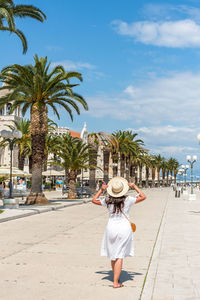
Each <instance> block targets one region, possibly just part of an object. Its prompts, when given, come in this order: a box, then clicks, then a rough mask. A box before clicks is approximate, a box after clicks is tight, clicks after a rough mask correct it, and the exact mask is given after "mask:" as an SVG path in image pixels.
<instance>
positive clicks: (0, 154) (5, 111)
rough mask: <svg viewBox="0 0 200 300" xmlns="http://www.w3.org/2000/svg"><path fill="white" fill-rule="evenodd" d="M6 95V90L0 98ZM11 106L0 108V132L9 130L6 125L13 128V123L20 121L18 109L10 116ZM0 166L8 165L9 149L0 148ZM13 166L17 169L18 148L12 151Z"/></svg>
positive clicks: (1, 93)
mask: <svg viewBox="0 0 200 300" xmlns="http://www.w3.org/2000/svg"><path fill="white" fill-rule="evenodd" d="M5 94H6V90H4V91H0V97H1V96H3V95H5ZM10 109H11V104H10V103H8V104H5V105H4V106H3V107H1V108H0V132H1V131H2V130H10V129H9V127H8V125H12V126H14V122H13V121H17V122H19V121H20V120H21V110H20V107H18V108H17V109H16V110H15V111H14V112H13V113H12V114H11V113H10ZM0 165H1V166H9V165H10V149H9V147H6V148H4V149H3V148H0ZM13 166H14V167H18V148H17V147H14V149H13Z"/></svg>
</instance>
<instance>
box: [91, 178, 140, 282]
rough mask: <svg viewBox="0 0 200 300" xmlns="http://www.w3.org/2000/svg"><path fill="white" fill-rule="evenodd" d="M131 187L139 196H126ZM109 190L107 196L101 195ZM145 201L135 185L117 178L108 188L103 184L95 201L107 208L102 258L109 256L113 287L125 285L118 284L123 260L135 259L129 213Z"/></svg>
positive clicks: (112, 180)
mask: <svg viewBox="0 0 200 300" xmlns="http://www.w3.org/2000/svg"><path fill="white" fill-rule="evenodd" d="M129 188H132V189H135V191H136V192H137V193H138V194H137V196H136V197H132V196H127V195H126V194H127V192H128V190H129ZM105 191H107V194H108V195H107V196H103V197H101V198H99V197H100V196H101V194H102V193H104V192H105ZM145 199H146V196H145V194H144V193H143V192H142V191H140V190H139V188H138V187H137V186H136V185H135V184H134V183H128V181H127V180H126V179H124V178H122V177H114V178H113V179H111V180H110V181H109V182H108V185H106V184H102V186H101V188H100V190H99V191H98V192H97V193H96V195H95V196H94V197H93V199H92V203H94V204H97V205H102V206H105V207H107V209H108V211H109V220H108V224H107V227H106V230H105V233H104V237H103V241H102V245H101V256H107V257H109V258H110V260H111V267H112V270H113V288H120V287H122V286H123V284H121V283H120V282H119V277H120V273H121V270H122V265H123V259H124V257H127V256H134V241H133V231H132V228H131V224H130V222H129V210H130V208H131V206H132V205H133V204H134V203H138V202H141V201H143V200H145Z"/></svg>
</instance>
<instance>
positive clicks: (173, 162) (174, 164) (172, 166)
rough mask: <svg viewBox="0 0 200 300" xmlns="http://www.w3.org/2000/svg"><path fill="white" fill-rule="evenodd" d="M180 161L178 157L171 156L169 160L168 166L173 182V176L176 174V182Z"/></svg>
mask: <svg viewBox="0 0 200 300" xmlns="http://www.w3.org/2000/svg"><path fill="white" fill-rule="evenodd" d="M178 167H179V162H178V160H177V159H175V158H173V157H170V158H169V160H168V168H169V171H170V173H171V183H172V177H173V175H174V182H176V175H177V172H178Z"/></svg>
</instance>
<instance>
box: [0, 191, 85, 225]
mask: <svg viewBox="0 0 200 300" xmlns="http://www.w3.org/2000/svg"><path fill="white" fill-rule="evenodd" d="M45 196H46V197H47V199H48V200H50V204H48V205H28V206H25V205H23V204H24V202H25V199H24V200H22V198H19V203H20V204H21V205H20V206H19V208H18V209H4V207H3V201H2V200H0V209H3V210H4V213H2V214H0V223H2V222H7V221H10V220H14V219H19V218H24V217H29V216H32V215H36V214H41V213H44V212H49V211H52V210H57V209H61V208H65V207H69V206H73V205H80V204H83V203H87V202H88V201H90V199H88V198H84V199H76V200H68V199H67V196H66V194H64V195H62V192H60V191H51V192H48V191H47V192H45Z"/></svg>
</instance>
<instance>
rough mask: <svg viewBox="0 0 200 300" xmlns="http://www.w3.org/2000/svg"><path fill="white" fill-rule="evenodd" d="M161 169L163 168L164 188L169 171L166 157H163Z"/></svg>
mask: <svg viewBox="0 0 200 300" xmlns="http://www.w3.org/2000/svg"><path fill="white" fill-rule="evenodd" d="M161 168H162V186H163V187H164V186H165V174H166V170H167V160H166V158H165V157H163V160H162V164H161Z"/></svg>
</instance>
